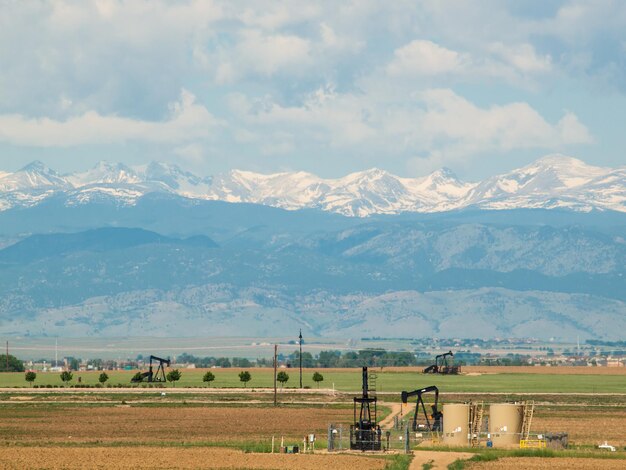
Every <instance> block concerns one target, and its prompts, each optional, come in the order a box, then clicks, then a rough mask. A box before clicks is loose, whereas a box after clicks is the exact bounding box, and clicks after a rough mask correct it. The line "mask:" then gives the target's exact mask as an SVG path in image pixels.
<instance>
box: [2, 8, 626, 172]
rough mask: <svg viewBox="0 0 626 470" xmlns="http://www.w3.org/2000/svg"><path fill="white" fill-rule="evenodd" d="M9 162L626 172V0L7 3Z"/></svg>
mask: <svg viewBox="0 0 626 470" xmlns="http://www.w3.org/2000/svg"><path fill="white" fill-rule="evenodd" d="M0 9H1V11H0V170H16V169H18V168H20V167H21V166H23V165H24V164H26V163H28V162H30V161H32V160H34V159H39V160H42V161H44V162H45V163H46V164H48V165H49V166H52V167H54V168H57V169H59V170H61V171H73V170H77V169H85V168H87V167H90V166H92V165H93V164H94V163H95V162H97V161H98V160H111V161H121V162H124V163H127V164H133V165H134V164H141V163H145V162H149V161H151V160H159V161H168V162H176V163H178V164H180V165H181V166H183V167H185V168H187V169H190V170H192V171H195V172H198V173H202V174H212V173H216V172H221V171H226V170H228V169H231V168H240V169H249V170H254V171H261V172H275V171H285V170H306V171H311V172H314V173H317V174H319V175H321V176H326V177H331V176H339V175H343V174H346V173H348V172H351V171H358V170H362V169H366V168H370V167H379V168H383V169H386V170H389V171H391V172H394V173H396V174H399V175H404V176H415V175H423V174H426V173H428V172H430V171H432V170H433V169H436V168H439V167H442V166H447V167H450V168H452V169H453V170H454V171H455V172H456V173H457V174H458V175H459V176H461V177H464V178H466V179H477V178H481V177H484V176H486V175H491V174H494V173H496V172H500V171H505V170H508V169H511V168H514V167H518V166H521V165H523V164H526V163H528V162H530V161H532V160H534V159H536V158H538V157H540V156H542V155H545V154H548V153H553V152H560V153H565V154H568V155H573V156H577V157H579V158H581V159H583V160H585V161H587V162H589V163H592V164H597V165H604V166H621V165H626V152H625V150H624V149H625V147H626V2H623V1H619V0H616V1H602V0H593V1H591V0H590V1H587V2H581V1H550V0H537V1H529V0H526V1H523V2H522V1H508V2H507V1H503V0H493V1H489V0H485V1H473V2H467V1H460V0H459V1H442V0H438V1H417V0H410V1H401V0H394V1H369V0H354V1H344V2H338V1H327V2H325V1H321V2H316V1H300V2H282V1H277V0H268V1H265V0H253V1H250V2H247V1H233V0H224V1H217V0H216V1H197V2H196V1H189V2H185V1H181V2H172V1H159V0H146V1H144V0H132V1H128V2H120V1H115V0H99V1H93V2H88V1H83V0H80V1H75V2H66V1H61V0H56V1H49V2H44V1H28V0H26V1H10V0H0Z"/></svg>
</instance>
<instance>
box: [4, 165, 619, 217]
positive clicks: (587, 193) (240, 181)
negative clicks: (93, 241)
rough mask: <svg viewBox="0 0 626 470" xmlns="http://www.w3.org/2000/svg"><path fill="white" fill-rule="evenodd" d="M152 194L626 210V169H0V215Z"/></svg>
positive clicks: (365, 208)
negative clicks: (464, 173) (202, 172)
mask: <svg viewBox="0 0 626 470" xmlns="http://www.w3.org/2000/svg"><path fill="white" fill-rule="evenodd" d="M152 193H160V194H171V195H177V196H181V197H184V198H187V199H190V200H215V201H225V202H232V203H252V204H262V205H266V206H272V207H277V208H282V209H287V210H299V209H318V210H323V211H327V212H333V213H338V214H342V215H345V216H350V217H367V216H372V215H376V214H402V213H438V212H446V211H452V210H461V209H474V210H475V209H484V210H504V209H509V210H510V209H522V208H525V209H529V208H532V209H539V208H542V209H567V210H574V211H583V212H588V211H592V210H600V211H605V210H611V211H619V212H626V167H620V168H601V167H595V166H591V165H587V164H585V163H584V162H582V161H581V160H578V159H575V158H572V157H568V156H563V155H548V156H545V157H543V158H540V159H539V160H537V161H535V162H533V163H532V164H530V165H527V166H524V167H522V168H519V169H516V170H513V171H511V172H508V173H505V174H500V175H496V176H493V177H490V178H487V179H485V180H483V181H479V182H464V181H461V180H459V179H458V178H457V177H456V176H455V175H454V173H452V171H450V170H449V169H446V168H444V169H441V170H438V171H435V172H434V173H432V174H430V175H428V176H425V177H421V178H403V177H398V176H395V175H393V174H391V173H388V172H386V171H384V170H380V169H376V168H374V169H370V170H366V171H361V172H357V173H352V174H349V175H347V176H344V177H342V178H336V179H324V178H320V177H318V176H316V175H313V174H311V173H306V172H290V173H276V174H269V175H266V174H260V173H254V172H250V171H241V170H232V171H229V172H227V173H223V174H218V175H214V176H209V177H200V176H196V175H194V174H192V173H190V172H188V171H184V170H182V169H181V168H179V167H178V166H176V165H172V164H166V163H157V162H153V163H150V164H148V165H143V166H138V167H128V166H126V165H123V164H121V163H109V162H100V163H98V164H97V165H96V166H95V167H94V168H92V169H90V170H88V171H85V172H76V173H71V174H65V175H61V174H59V173H58V172H56V171H54V170H53V169H51V168H48V167H46V166H45V165H44V164H42V163H41V162H33V163H31V164H29V165H27V166H25V167H24V168H22V169H20V170H18V171H16V172H13V173H9V172H0V211H6V210H9V209H12V208H24V207H32V206H35V205H38V204H41V203H42V202H43V201H45V200H47V199H49V198H54V197H57V198H58V197H63V198H64V201H65V202H64V204H66V205H82V204H88V203H90V202H93V201H111V202H113V203H115V204H117V205H118V206H128V205H134V204H137V201H138V200H139V199H140V198H142V197H144V196H146V195H147V194H152Z"/></svg>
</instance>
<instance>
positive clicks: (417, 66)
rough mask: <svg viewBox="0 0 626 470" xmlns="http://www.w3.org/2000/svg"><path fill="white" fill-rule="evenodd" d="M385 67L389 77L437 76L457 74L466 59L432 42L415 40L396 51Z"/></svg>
mask: <svg viewBox="0 0 626 470" xmlns="http://www.w3.org/2000/svg"><path fill="white" fill-rule="evenodd" d="M393 55H394V58H393V60H392V61H391V62H390V63H389V65H388V66H387V73H388V74H389V75H391V76H399V75H400V76H405V75H409V76H410V75H439V74H445V73H449V72H458V71H461V70H462V69H463V68H464V67H465V63H466V62H468V59H467V58H466V57H464V56H462V55H461V54H459V53H458V52H456V51H452V50H450V49H446V48H445V47H442V46H440V45H438V44H435V43H434V42H432V41H425V40H415V41H411V42H410V43H408V44H407V45H405V46H403V47H400V48H399V49H396V50H395V51H394V53H393Z"/></svg>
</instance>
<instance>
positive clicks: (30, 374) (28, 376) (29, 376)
mask: <svg viewBox="0 0 626 470" xmlns="http://www.w3.org/2000/svg"><path fill="white" fill-rule="evenodd" d="M36 378H37V374H36V373H34V372H33V371H32V370H31V371H28V372H26V375H25V376H24V379H25V380H26V382H28V383H30V386H31V387H32V386H33V382H34V381H35V379H36Z"/></svg>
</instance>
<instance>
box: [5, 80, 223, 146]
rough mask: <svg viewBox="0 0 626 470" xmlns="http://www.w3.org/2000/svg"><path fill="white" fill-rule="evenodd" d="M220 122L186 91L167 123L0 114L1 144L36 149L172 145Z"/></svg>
mask: <svg viewBox="0 0 626 470" xmlns="http://www.w3.org/2000/svg"><path fill="white" fill-rule="evenodd" d="M219 125H220V123H219V121H218V120H217V119H216V118H215V117H214V116H213V115H212V114H211V113H210V112H209V111H208V110H207V109H206V108H205V107H204V106H202V105H200V104H198V103H196V99H195V96H193V95H192V94H191V93H189V92H188V91H186V90H182V92H181V96H180V100H179V101H177V102H175V103H172V104H171V105H170V106H169V115H168V118H167V119H166V120H165V121H142V120H137V119H131V118H127V117H120V116H115V115H107V116H103V115H101V114H99V113H97V112H95V111H89V112H86V113H84V114H81V115H79V116H74V117H70V118H68V119H66V120H54V119H50V118H39V119H33V118H27V117H24V116H22V115H17V114H13V115H0V141H2V142H8V143H11V144H14V145H24V146H34V147H73V146H77V145H84V144H112V143H120V142H126V141H139V142H153V143H170V144H175V143H179V142H186V141H189V140H193V139H203V138H207V137H209V136H210V135H211V134H212V133H213V132H214V131H215V129H216V127H218V126H219Z"/></svg>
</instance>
